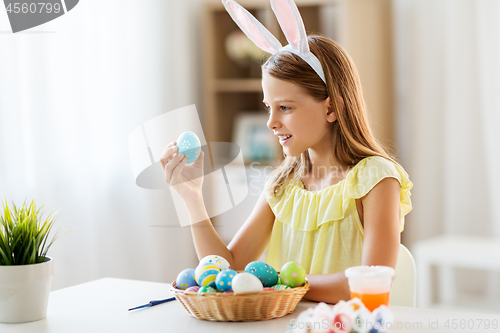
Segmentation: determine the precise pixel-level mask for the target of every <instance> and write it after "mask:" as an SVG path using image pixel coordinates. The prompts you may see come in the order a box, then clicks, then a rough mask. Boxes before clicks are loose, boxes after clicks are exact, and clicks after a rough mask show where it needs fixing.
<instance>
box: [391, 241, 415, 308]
mask: <svg viewBox="0 0 500 333" xmlns="http://www.w3.org/2000/svg"><path fill="white" fill-rule="evenodd" d="M416 297H417V268H416V266H415V260H414V259H413V256H412V255H411V253H410V251H409V250H408V249H407V248H406V246H404V245H403V244H400V247H399V256H398V262H397V264H396V272H395V275H394V281H393V282H392V289H391V297H390V300H389V304H391V305H402V306H411V307H415V306H416Z"/></svg>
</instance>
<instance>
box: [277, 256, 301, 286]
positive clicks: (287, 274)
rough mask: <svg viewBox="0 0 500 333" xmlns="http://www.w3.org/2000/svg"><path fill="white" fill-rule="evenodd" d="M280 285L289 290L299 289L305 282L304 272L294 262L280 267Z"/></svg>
mask: <svg viewBox="0 0 500 333" xmlns="http://www.w3.org/2000/svg"><path fill="white" fill-rule="evenodd" d="M280 275H281V283H282V284H284V285H287V286H289V287H291V288H295V287H300V286H302V285H303V284H304V283H305V282H306V270H305V269H304V267H302V265H301V264H299V263H298V262H296V261H289V262H287V263H286V264H284V265H283V267H281V272H280Z"/></svg>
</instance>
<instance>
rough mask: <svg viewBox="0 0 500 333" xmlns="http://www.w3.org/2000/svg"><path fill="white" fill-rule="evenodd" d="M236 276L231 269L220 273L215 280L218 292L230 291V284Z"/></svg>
mask: <svg viewBox="0 0 500 333" xmlns="http://www.w3.org/2000/svg"><path fill="white" fill-rule="evenodd" d="M236 274H237V273H236V271H234V270H232V269H224V270H222V271H220V272H219V274H217V277H216V278H215V286H216V287H217V289H218V290H220V291H228V290H231V284H232V282H233V278H234V277H235V276H236Z"/></svg>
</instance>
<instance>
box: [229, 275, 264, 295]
mask: <svg viewBox="0 0 500 333" xmlns="http://www.w3.org/2000/svg"><path fill="white" fill-rule="evenodd" d="M232 288H233V291H234V293H235V294H239V293H252V292H259V291H262V290H263V289H264V287H263V286H262V282H260V280H259V278H258V277H256V276H255V275H253V274H250V273H246V272H245V273H239V274H237V275H236V276H235V277H234V278H233V286H232Z"/></svg>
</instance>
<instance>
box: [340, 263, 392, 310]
mask: <svg viewBox="0 0 500 333" xmlns="http://www.w3.org/2000/svg"><path fill="white" fill-rule="evenodd" d="M345 276H346V277H347V278H348V282H349V290H350V292H351V298H355V297H357V298H359V299H360V300H361V302H363V304H364V305H365V307H366V308H367V309H368V310H370V311H373V310H375V309H376V308H378V307H379V306H380V305H382V304H384V305H387V306H389V296H390V293H391V286H392V278H393V277H394V269H393V268H392V267H387V266H356V267H349V268H348V269H346V270H345Z"/></svg>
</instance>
